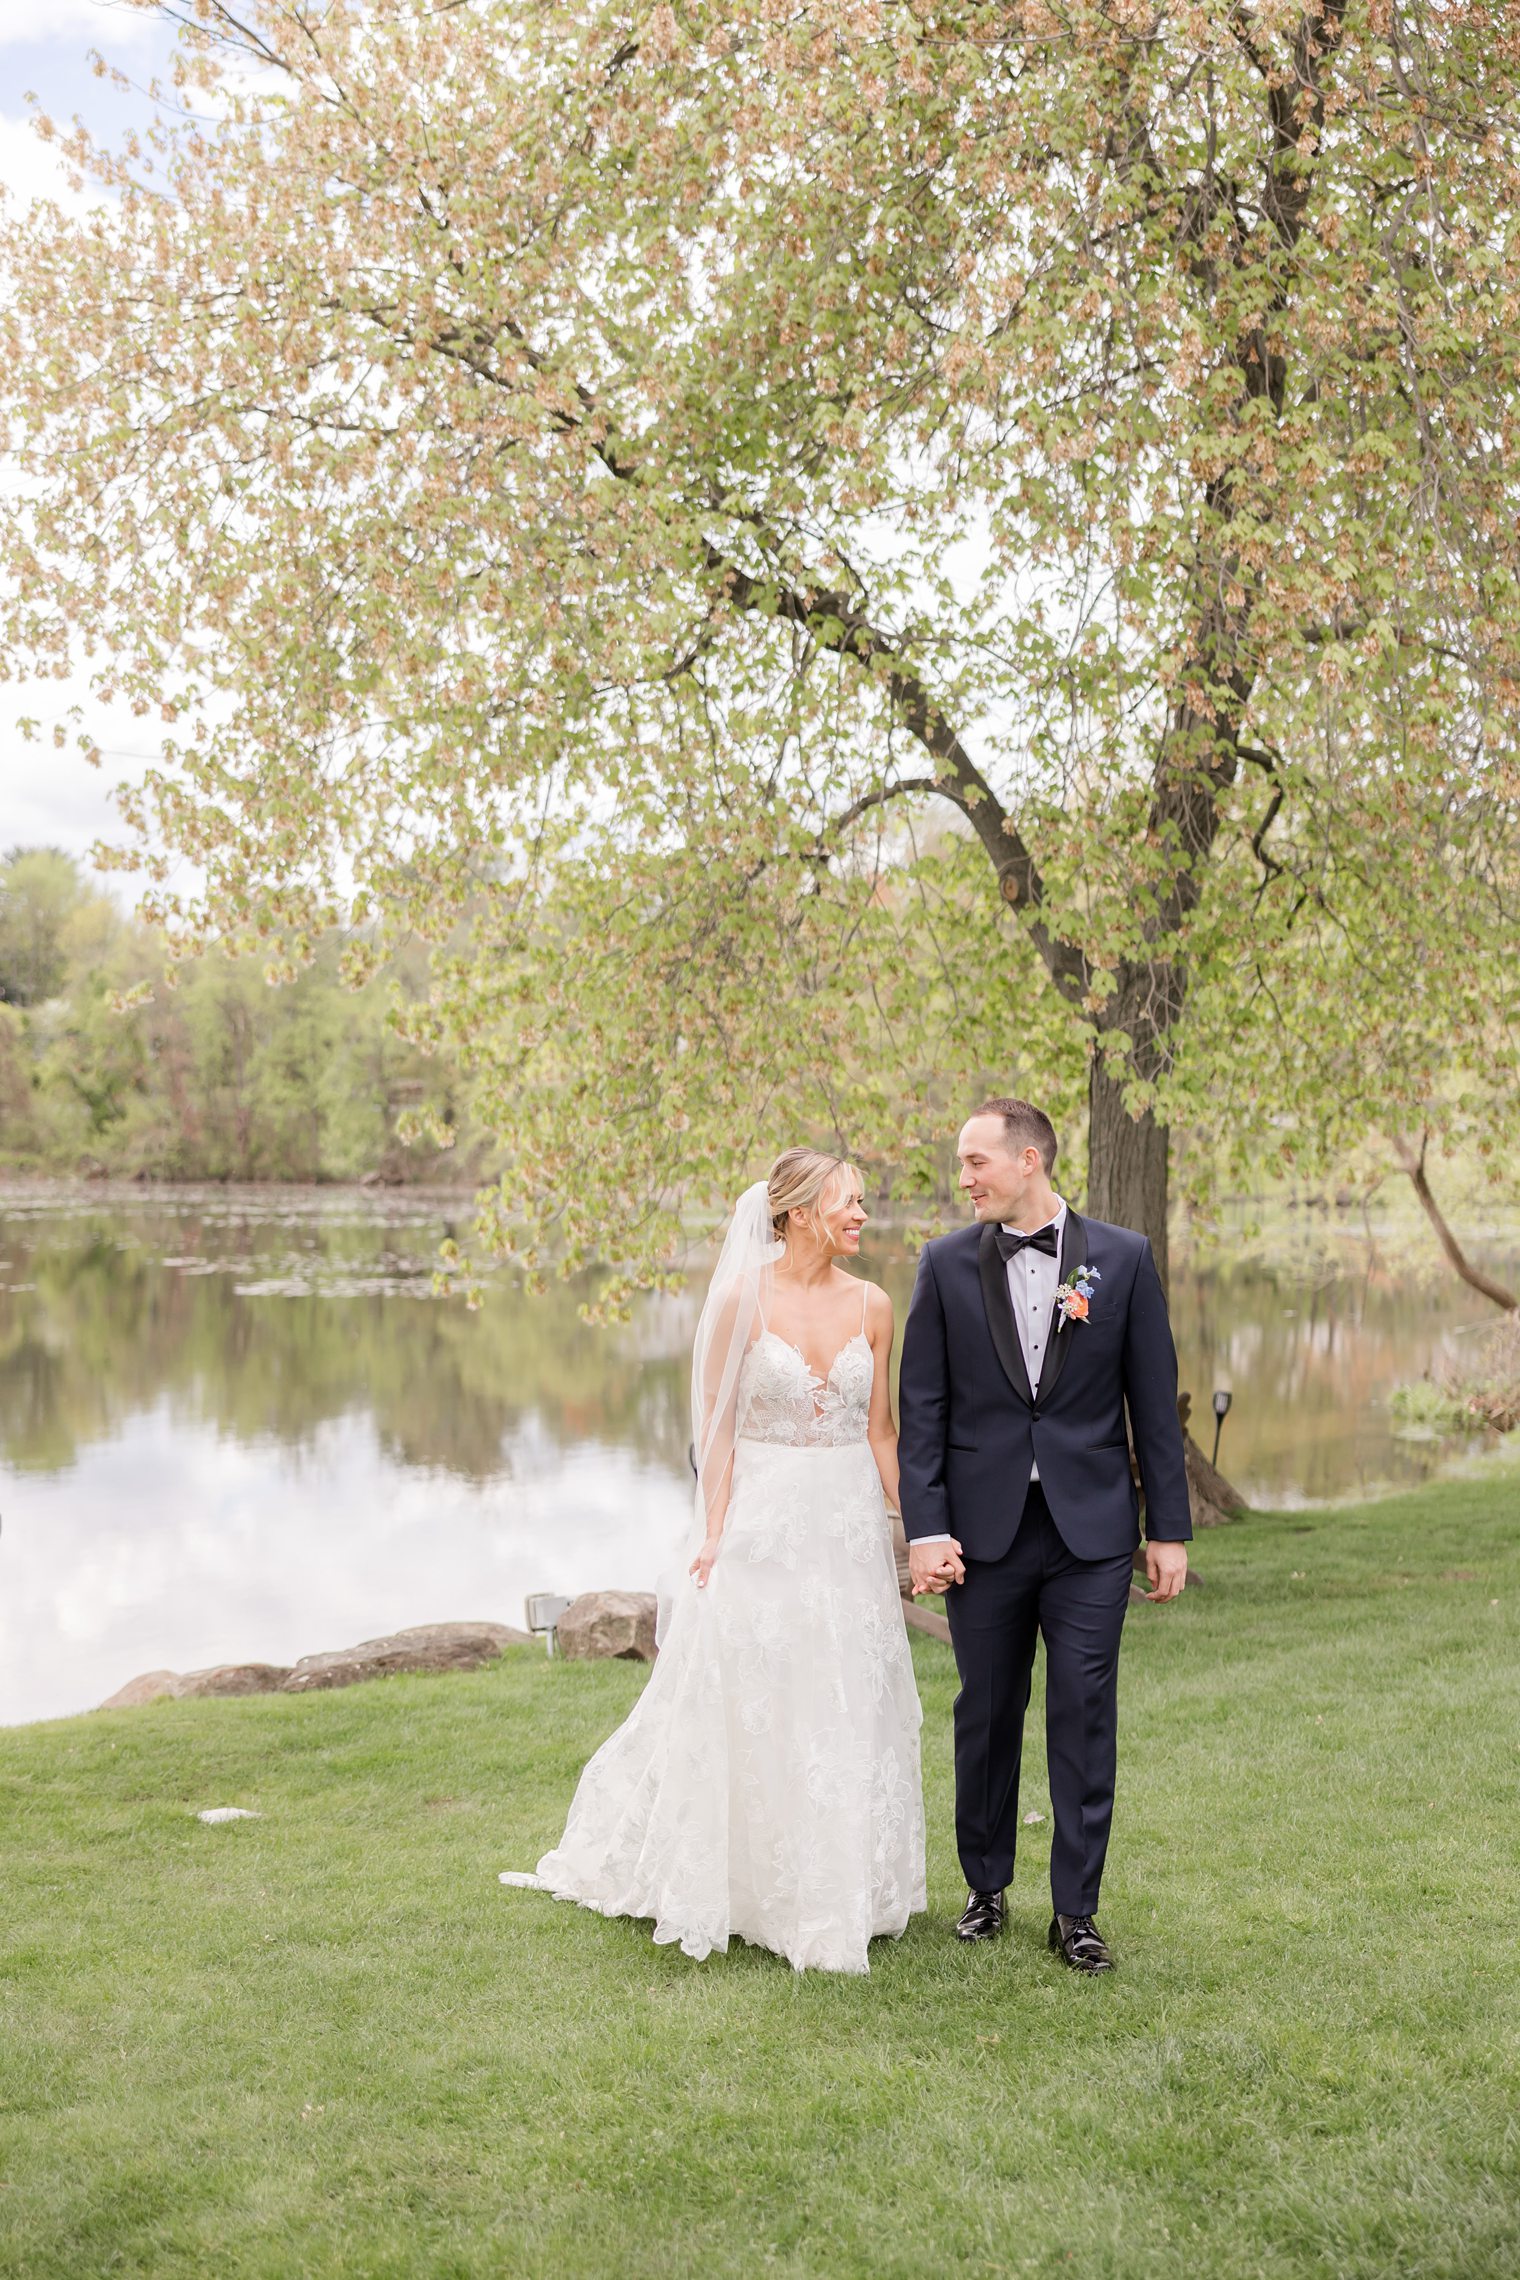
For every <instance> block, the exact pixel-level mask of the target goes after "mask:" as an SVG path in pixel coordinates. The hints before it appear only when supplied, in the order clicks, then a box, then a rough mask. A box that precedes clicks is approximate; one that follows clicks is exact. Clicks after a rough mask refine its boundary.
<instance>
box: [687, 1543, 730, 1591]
mask: <svg viewBox="0 0 1520 2280" xmlns="http://www.w3.org/2000/svg"><path fill="white" fill-rule="evenodd" d="M722 1541H723V1539H722V1537H721V1536H709V1537H708V1538H707V1540H706V1542H705V1543H704V1544H703V1546H702V1549H701V1550H700V1552H698V1554H697V1556H696V1558H695V1559H694V1560H693V1561H692V1563H691V1566H690V1568H689V1569H688V1570H687V1573H688V1574H690V1575H694V1576H695V1577H696V1579H697V1589H698V1591H700V1590H701V1589H702V1588H703V1586H704V1585H705V1583H706V1582H707V1579H708V1577H709V1576H710V1575H711V1574H712V1570H713V1561H714V1560H715V1559H716V1558H717V1556H718V1546H719V1544H721V1543H722Z"/></svg>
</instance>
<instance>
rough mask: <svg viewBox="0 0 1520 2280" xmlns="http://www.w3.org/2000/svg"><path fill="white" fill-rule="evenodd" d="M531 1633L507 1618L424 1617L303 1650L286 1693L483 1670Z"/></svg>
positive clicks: (283, 1686)
mask: <svg viewBox="0 0 1520 2280" xmlns="http://www.w3.org/2000/svg"><path fill="white" fill-rule="evenodd" d="M531 1645H532V1635H531V1633H529V1632H527V1631H514V1630H513V1629H512V1627H511V1626H510V1624H507V1623H419V1624H417V1625H416V1626H415V1627H414V1628H413V1629H411V1630H409V1631H392V1632H391V1633H390V1634H389V1635H388V1636H387V1637H386V1638H383V1639H361V1640H360V1642H359V1644H358V1646H356V1647H338V1648H336V1649H335V1650H334V1651H333V1652H331V1653H329V1654H321V1655H303V1656H302V1657H301V1659H300V1661H299V1662H298V1663H297V1664H296V1666H295V1668H294V1669H293V1670H291V1671H289V1672H287V1673H286V1675H285V1676H284V1677H283V1678H282V1679H281V1680H280V1682H279V1685H280V1692H281V1693H282V1694H312V1693H315V1692H316V1691H317V1689H318V1688H319V1687H328V1686H357V1685H358V1683H359V1681H360V1680H361V1679H366V1678H395V1677H397V1676H398V1675H399V1674H400V1673H401V1672H403V1671H443V1670H478V1669H479V1668H480V1666H481V1664H482V1663H488V1662H494V1661H495V1659H496V1657H497V1656H498V1655H499V1654H500V1653H501V1651H502V1649H503V1648H504V1647H511V1646H531Z"/></svg>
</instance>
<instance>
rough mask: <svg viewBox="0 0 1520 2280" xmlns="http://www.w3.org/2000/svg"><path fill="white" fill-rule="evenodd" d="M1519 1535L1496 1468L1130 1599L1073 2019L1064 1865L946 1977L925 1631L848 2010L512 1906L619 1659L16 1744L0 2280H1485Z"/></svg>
mask: <svg viewBox="0 0 1520 2280" xmlns="http://www.w3.org/2000/svg"><path fill="white" fill-rule="evenodd" d="M1517 1505H1520V1492H1517V1481H1516V1475H1515V1473H1514V1471H1513V1470H1512V1469H1511V1470H1506V1471H1501V1472H1496V1473H1494V1474H1492V1475H1491V1476H1489V1477H1483V1478H1478V1479H1474V1480H1455V1481H1448V1482H1444V1483H1441V1484H1439V1485H1436V1486H1432V1487H1430V1488H1427V1489H1423V1490H1421V1491H1419V1492H1418V1493H1416V1494H1413V1495H1409V1496H1405V1497H1400V1498H1398V1499H1394V1500H1390V1501H1388V1502H1385V1503H1380V1504H1377V1505H1372V1506H1361V1507H1354V1508H1346V1507H1343V1508H1340V1509H1337V1510H1336V1511H1334V1512H1333V1513H1314V1514H1308V1513H1306V1514H1296V1515H1286V1516H1277V1517H1272V1516H1256V1517H1253V1518H1251V1519H1247V1520H1244V1521H1241V1522H1239V1523H1237V1524H1236V1525H1234V1526H1232V1527H1230V1528H1228V1529H1224V1530H1221V1531H1219V1532H1218V1533H1217V1534H1215V1535H1212V1536H1211V1537H1210V1539H1209V1543H1208V1562H1207V1568H1208V1586H1207V1588H1206V1590H1204V1591H1202V1592H1199V1593H1196V1594H1190V1595H1189V1596H1188V1597H1187V1598H1185V1599H1184V1601H1183V1602H1182V1603H1181V1604H1180V1605H1179V1606H1177V1607H1175V1608H1171V1609H1166V1610H1159V1609H1151V1608H1145V1607H1137V1608H1135V1609H1134V1611H1133V1613H1132V1616H1131V1629H1130V1636H1129V1638H1128V1641H1127V1644H1126V1650H1125V1669H1124V1682H1123V1730H1122V1752H1123V1757H1122V1768H1121V1785H1120V1805H1119V1815H1118V1823H1117V1829H1116V1836H1115V1845H1114V1852H1113V1856H1112V1861H1111V1866H1110V1874H1109V1881H1108V1888H1107V1890H1106V1893H1105V1900H1104V1907H1103V1910H1102V1917H1101V1920H1102V1922H1103V1926H1104V1929H1105V1931H1106V1933H1107V1934H1108V1936H1109V1938H1110V1939H1111V1940H1112V1942H1113V1944H1114V1946H1115V1948H1116V1950H1117V1952H1118V1955H1119V1958H1120V1964H1121V1969H1120V1972H1119V1973H1118V1974H1117V1975H1116V1977H1115V1978H1114V1980H1113V1981H1112V1982H1103V1983H1098V1984H1096V1985H1090V1984H1085V1983H1081V1982H1078V1981H1076V1980H1074V1979H1073V1978H1072V1977H1071V1976H1070V1975H1068V1974H1065V1973H1064V1972H1062V1970H1061V1969H1060V1967H1059V1965H1058V1964H1057V1963H1055V1962H1054V1961H1053V1960H1052V1959H1051V1958H1050V1957H1049V1956H1048V1955H1047V1954H1046V1952H1045V1950H1044V1947H1043V1937H1044V1930H1045V1923H1046V1907H1047V1901H1046V1894H1045V1890H1044V1875H1043V1855H1044V1851H1045V1846H1046V1841H1047V1840H1048V1833H1049V1832H1048V1827H1047V1826H1042V1825H1038V1824H1036V1825H1034V1826H1033V1827H1031V1829H1030V1831H1029V1839H1030V1844H1031V1848H1032V1849H1031V1852H1030V1856H1029V1858H1028V1860H1027V1861H1025V1862H1022V1863H1021V1865H1020V1871H1019V1874H1018V1877H1017V1879H1016V1882H1015V1886H1014V1889H1013V1893H1012V1896H1011V1917H1012V1923H1011V1930H1010V1934H1009V1936H1008V1937H1007V1938H1006V1939H1005V1940H1004V1941H1003V1942H1002V1943H1001V1944H1000V1945H999V1946H998V1947H996V1948H995V1949H992V1950H990V1951H986V1952H981V1953H977V1954H973V1955H966V1954H964V1953H962V1952H961V1951H960V1950H958V1949H957V1948H956V1947H955V1946H954V1943H953V1942H952V1941H951V1940H950V1938H949V1925H950V1921H951V1919H952V1918H953V1914H954V1911H955V1908H956V1906H957V1904H958V1902H959V1899H960V1896H961V1888H960V1884H959V1881H958V1877H957V1873H956V1868H955V1862H954V1858H953V1850H952V1845H951V1841H950V1748H949V1733H950V1702H951V1698H952V1696H953V1692H954V1674H953V1670H952V1667H951V1664H950V1659H949V1657H948V1656H947V1655H946V1653H945V1651H944V1649H943V1648H942V1647H940V1646H938V1645H937V1644H935V1643H934V1642H932V1641H918V1642H916V1643H915V1655H916V1660H917V1668H918V1673H919V1683H920V1687H921V1690H922V1693H923V1698H924V1708H925V1728H924V1739H925V1775H926V1785H927V1793H928V1803H929V1816H930V1848H931V1849H930V1873H931V1888H930V1903H931V1904H930V1912H929V1915H928V1916H927V1917H926V1918H924V1919H920V1920H918V1921H916V1922H915V1923H914V1925H913V1926H912V1927H911V1929H910V1931H909V1933H908V1935H907V1937H906V1938H905V1939H903V1940H902V1941H901V1942H899V1943H883V1944H879V1945H878V1947H877V1949H876V1951H875V1953H874V1957H873V1969H872V1974H871V1977H870V1978H869V1979H868V1980H863V1981H856V1980H848V1981H846V1980H839V1979H829V1978H825V1977H823V1976H820V1975H808V1976H806V1977H804V1978H797V1977H796V1976H794V1975H793V1974H792V1973H791V1972H790V1971H789V1970H787V1969H786V1967H785V1966H784V1965H781V1964H779V1963H778V1962H777V1961H776V1960H775V1959H774V1958H771V1957H769V1956H766V1955H762V1954H757V1953H754V1952H751V1951H748V1950H745V1949H743V1948H737V1947H736V1948H735V1950H734V1951H733V1952H732V1953H731V1954H730V1955H729V1956H728V1957H726V1958H712V1959H710V1960H709V1961H708V1962H707V1963H705V1964H702V1965H699V1966H697V1965H692V1964H691V1963H689V1962H688V1961H687V1960H686V1959H685V1958H683V1957H681V1956H680V1955H678V1954H674V1953H672V1952H671V1951H669V1950H662V1949H656V1948H655V1947H654V1946H653V1945H652V1943H651V1941H650V1938H649V1933H648V1929H647V1927H645V1926H641V1925H635V1924H627V1923H609V1922H604V1921H603V1920H602V1919H600V1918H597V1917H593V1916H589V1915H587V1914H585V1913H583V1912H581V1911H579V1910H574V1909H570V1908H566V1907H562V1906H560V1905H558V1904H556V1903H554V1902H552V1901H548V1900H546V1899H543V1898H541V1897H540V1896H538V1895H535V1894H531V1893H517V1892H511V1891H504V1890H503V1889H502V1888H501V1887H500V1886H499V1885H498V1884H497V1882H496V1872H497V1870H498V1869H501V1868H521V1867H528V1866H531V1865H532V1863H533V1861H534V1860H535V1859H536V1857H537V1855H538V1853H539V1852H540V1851H541V1850H542V1849H543V1848H544V1846H545V1845H546V1844H547V1843H549V1842H551V1841H552V1839H553V1838H554V1837H555V1835H557V1833H558V1830H559V1827H560V1824H561V1821H562V1817H563V1814H564V1810H565V1806H566V1804H567V1802H568V1799H569V1795H570V1792H571V1789H572V1787H573V1784H574V1780H575V1777H576V1773H577V1771H578V1769H579V1767H580V1765H581V1764H582V1763H583V1761H584V1759H585V1757H586V1756H587V1754H588V1753H589V1751H590V1750H591V1749H592V1748H594V1747H595V1745H596V1743H597V1742H598V1741H599V1740H600V1739H601V1737H602V1736H603V1735H604V1734H605V1733H606V1732H607V1730H608V1729H609V1728H610V1726H611V1725H612V1724H613V1723H614V1722H615V1721H616V1720H617V1719H618V1718H619V1717H620V1716H622V1715H623V1714H624V1712H625V1711H626V1709H627V1708H628V1706H629V1704H630V1703H631V1702H632V1701H633V1700H634V1698H635V1697H636V1695H637V1692H638V1689H639V1687H640V1686H641V1685H642V1683H643V1680H644V1675H645V1673H644V1669H643V1666H641V1665H633V1664H624V1663H551V1662H549V1661H547V1660H546V1659H545V1658H544V1656H543V1655H542V1654H541V1653H540V1652H538V1651H537V1650H535V1649H530V1648H512V1649H509V1650H508V1652H507V1654H506V1655H505V1656H504V1657H503V1659H502V1660H501V1661H500V1662H499V1663H497V1664H495V1665H493V1666H491V1667H489V1668H487V1669H485V1670H482V1671H479V1672H473V1673H465V1674H461V1675H451V1676H449V1677H448V1678H447V1679H439V1678H398V1679H391V1680H386V1681H385V1682H383V1683H379V1684H373V1685H366V1686H358V1687H351V1688H347V1689H344V1690H342V1691H339V1692H333V1693H324V1694H321V1695H314V1696H255V1697H252V1698H249V1699H246V1700H239V1701H214V1702H201V1701H163V1702H159V1703H154V1704H151V1705H149V1706H148V1707H146V1708H140V1709H134V1710H126V1711H120V1712H95V1713H91V1714H90V1715H88V1716H85V1717H82V1718H76V1719H71V1720H65V1721H59V1722H57V1723H55V1724H51V1725H43V1726H32V1727H23V1728H16V1729H12V1730H10V1731H8V1732H4V1733H0V1792H3V1800H4V1810H3V1814H0V1869H3V1874H4V1879H5V1891H6V1895H7V1899H6V1909H5V1916H4V1920H3V1929H0V2109H3V2112H4V2115H5V2120H4V2124H3V2128H0V2268H3V2269H5V2270H7V2271H15V2272H17V2273H21V2274H25V2275H27V2276H28V2280H32V2276H36V2280H53V2276H55V2275H56V2276H57V2280H65V2276H66V2280H79V2276H80V2275H83V2274H91V2273H95V2272H105V2271H111V2272H112V2273H128V2274H143V2275H148V2274H152V2275H153V2276H154V2280H161V2276H165V2275H180V2274H183V2275H187V2276H188V2275H191V2274H195V2275H200V2274H203V2273H205V2272H206V2271H208V2270H215V2271H217V2272H218V2273H219V2274H222V2275H228V2276H239V2280H241V2276H244V2275H261V2276H262V2275H268V2276H269V2280H274V2276H276V2275H279V2276H280V2280H285V2276H288V2275H289V2274H290V2273H292V2272H300V2273H301V2274H303V2275H306V2276H314V2275H324V2276H325V2275H344V2276H348V2275H353V2276H355V2280H357V2276H359V2275H364V2276H366V2280H371V2276H381V2275H403V2274H405V2275H410V2274H418V2275H428V2276H429V2280H431V2276H433V2275H439V2274H448V2275H466V2274H468V2275H474V2274H477V2273H478V2274H481V2275H485V2274H492V2275H494V2274H499V2273H503V2272H511V2273H513V2274H514V2275H518V2274H540V2273H541V2274H544V2275H546V2276H547V2275H549V2274H551V2273H552V2274H556V2275H563V2274H574V2275H579V2274H586V2275H591V2274H596V2275H599V2276H605V2275H608V2274H617V2275H619V2276H620V2280H621V2276H623V2275H635V2276H638V2275H650V2276H651V2280H653V2276H654V2275H662V2276H663V2275H668V2274H670V2273H672V2272H676V2271H681V2270H685V2269H687V2268H688V2267H690V2268H694V2269H701V2270H703V2271H704V2272H705V2273H707V2274H724V2275H727V2274H733V2275H736V2276H737V2275H746V2276H748V2275H750V2274H753V2273H755V2272H757V2271H767V2272H772V2271H774V2272H782V2273H793V2274H807V2275H814V2274H816V2275H819V2276H823V2275H827V2276H829V2280H835V2276H838V2275H855V2274H859V2275H861V2276H862V2280H864V2276H865V2275H867V2274H869V2275H872V2276H873V2280H875V2276H877V2275H883V2274H885V2275H896V2274H901V2275H909V2274H913V2275H916V2274H920V2273H922V2274H925V2275H928V2274H930V2273H933V2274H942V2273H943V2272H945V2271H946V2270H950V2271H965V2272H977V2273H984V2272H990V2273H1009V2274H1013V2273H1024V2272H1032V2273H1038V2274H1043V2273H1051V2274H1054V2273H1057V2272H1069V2271H1075V2272H1078V2273H1080V2274H1082V2275H1083V2280H1094V2276H1097V2280H1104V2276H1111V2280H1149V2276H1152V2275H1155V2276H1157V2280H1160V2276H1171V2275H1174V2274H1175V2275H1178V2276H1179V2280H1180V2276H1181V2275H1183V2274H1186V2275H1188V2276H1189V2280H1199V2276H1208V2280H1213V2276H1215V2275H1218V2276H1219V2280H1236V2276H1239V2280H1248V2276H1257V2275H1265V2274H1270V2275H1272V2276H1273V2280H1278V2276H1279V2275H1298V2274H1302V2275H1304V2276H1305V2280H1307V2276H1308V2275H1310V2274H1314V2275H1316V2276H1322V2275H1323V2274H1324V2273H1325V2272H1327V2271H1329V2272H1333V2273H1335V2274H1336V2275H1337V2280H1349V2276H1361V2275H1365V2276H1366V2280H1374V2276H1376V2280H1384V2276H1385V2275H1386V2274H1388V2273H1389V2272H1401V2273H1404V2272H1407V2273H1416V2272H1417V2273H1420V2274H1422V2275H1431V2276H1435V2275H1448V2276H1450V2280H1483V2276H1485V2275H1489V2274H1492V2275H1494V2276H1495V2280H1498V2276H1499V2275H1501V2274H1505V2275H1507V2274H1508V2273H1510V2272H1511V2271H1513V2270H1514V2269H1515V2267H1516V2265H1517V2262H1520V2152H1517V2145H1516V2139H1515V2133H1514V2129H1513V2113H1514V2108H1515V2099H1516V2092H1517V2089H1520V2083H1517V2080H1516V2075H1517V2071H1520V2068H1517V2059H1516V2053H1517V2052H1520V2019H1517V2017H1516V2015H1515V2014H1516V2012H1517V2009H1520V1998H1517V1994H1516V1989H1517V1986H1520V1973H1517V1970H1516V1965H1517V1962H1520V1954H1517V1949H1520V1932H1517V1924H1520V1906H1517V1903H1520V1868H1517V1863H1516V1857H1515V1849H1514V1845H1513V1841H1512V1836H1513V1827H1514V1789H1515V1781H1516V1775H1517V1772H1520V1751H1517V1747H1516V1743H1515V1736H1516V1734H1517V1732H1520V1719H1517V1715H1516V1713H1517V1710H1520V1658H1517V1656H1516V1652H1515V1647H1516V1612H1517V1609H1520V1532H1517V1530H1516V1528H1515V1525H1514V1523H1515V1518H1516V1513H1517ZM217 1805H239V1806H242V1807H245V1808H247V1809H248V1810H250V1811H253V1812H256V1813H257V1814H258V1815H259V1816H260V1818H258V1819H257V1820H248V1821H241V1822H236V1823H232V1824H230V1825H227V1826H222V1827H206V1826H203V1825H202V1824H200V1823H198V1822H197V1820H196V1819H195V1814H196V1812H197V1811H198V1810H199V1809H201V1808H204V1807H208V1806H217ZM1024 1806H1025V1809H1026V1810H1036V1811H1047V1812H1048V1806H1047V1805H1046V1803H1045V1797H1044V1777H1043V1758H1042V1753H1041V1749H1040V1737H1039V1732H1038V1719H1037V1718H1036V1719H1035V1720H1034V1721H1032V1728H1031V1733H1030V1736H1029V1745H1028V1748H1027V1750H1026V1768H1025V1793H1024Z"/></svg>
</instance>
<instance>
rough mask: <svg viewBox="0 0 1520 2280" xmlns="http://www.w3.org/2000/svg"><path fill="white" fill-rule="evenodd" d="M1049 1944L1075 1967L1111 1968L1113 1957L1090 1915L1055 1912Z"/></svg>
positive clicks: (1112, 1966) (1092, 1972)
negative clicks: (1058, 1913) (1069, 1914)
mask: <svg viewBox="0 0 1520 2280" xmlns="http://www.w3.org/2000/svg"><path fill="white" fill-rule="evenodd" d="M1050 1944H1051V1946H1052V1947H1053V1948H1054V1949H1055V1951H1056V1954H1057V1955H1058V1956H1060V1957H1061V1959H1062V1961H1063V1962H1065V1963H1069V1964H1070V1965H1071V1968H1072V1970H1073V1971H1085V1972H1087V1973H1089V1974H1090V1975H1094V1974H1096V1973H1098V1972H1100V1971H1112V1970H1113V1968H1114V1959H1113V1957H1112V1956H1111V1955H1110V1954H1109V1952H1108V1947H1107V1944H1106V1942H1105V1940H1104V1938H1103V1934H1102V1933H1101V1932H1100V1931H1099V1929H1098V1927H1097V1925H1096V1924H1095V1923H1094V1922H1093V1920H1092V1918H1091V1916H1052V1918H1051V1920H1050Z"/></svg>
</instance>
